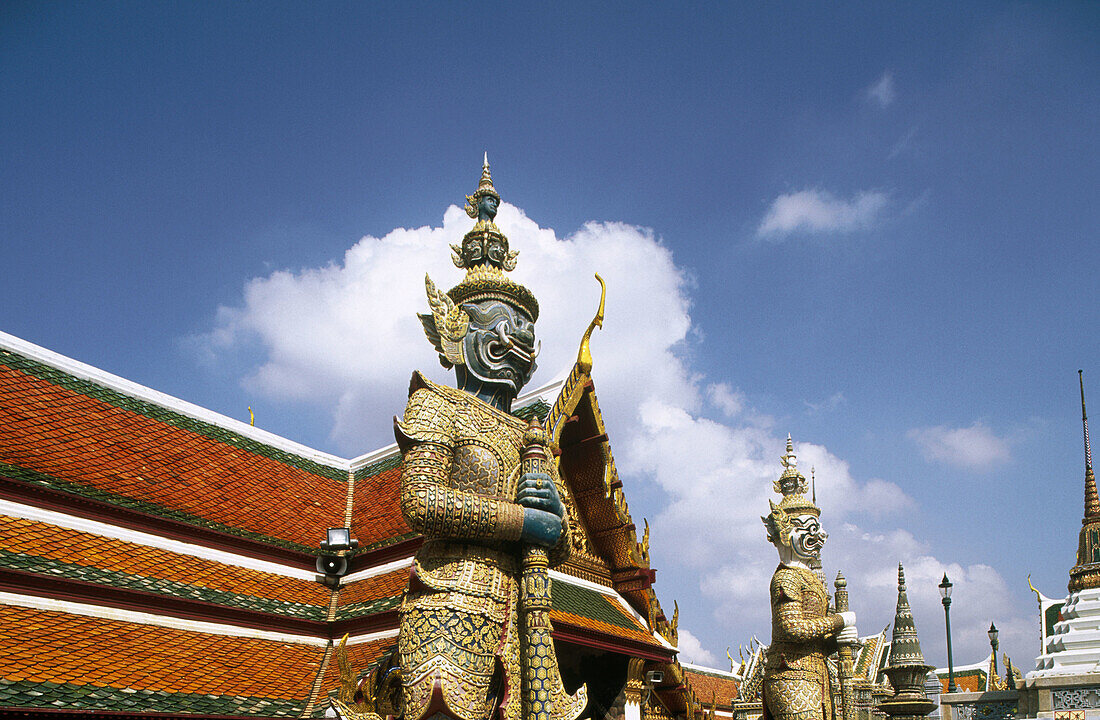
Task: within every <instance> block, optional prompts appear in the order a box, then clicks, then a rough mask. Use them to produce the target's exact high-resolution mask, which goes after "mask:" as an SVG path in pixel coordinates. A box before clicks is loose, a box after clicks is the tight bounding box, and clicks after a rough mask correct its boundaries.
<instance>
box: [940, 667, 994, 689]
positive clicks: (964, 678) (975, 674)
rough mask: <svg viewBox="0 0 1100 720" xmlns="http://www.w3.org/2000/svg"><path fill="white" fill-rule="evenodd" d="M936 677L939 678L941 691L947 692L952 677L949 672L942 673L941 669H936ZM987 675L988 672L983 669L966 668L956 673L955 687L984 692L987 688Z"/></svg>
mask: <svg viewBox="0 0 1100 720" xmlns="http://www.w3.org/2000/svg"><path fill="white" fill-rule="evenodd" d="M936 677H938V678H939V681H940V687H941V688H942V689H941V690H940V692H947V685H948V683H949V682H950V678H949V677H948V675H947V673H943V674H941V671H939V670H937V671H936ZM985 677H986V674H985V672H984V671H982V670H966V671H963V672H956V673H955V687H956V688H957V689H958V691H959V692H982V691H984V690H985Z"/></svg>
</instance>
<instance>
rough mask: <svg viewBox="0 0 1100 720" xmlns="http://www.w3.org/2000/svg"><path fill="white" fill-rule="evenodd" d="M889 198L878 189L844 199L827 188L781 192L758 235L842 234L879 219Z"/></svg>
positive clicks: (872, 223) (757, 232)
mask: <svg viewBox="0 0 1100 720" xmlns="http://www.w3.org/2000/svg"><path fill="white" fill-rule="evenodd" d="M887 201H888V198H887V196H886V194H885V193H882V192H878V191H863V192H859V193H857V194H856V195H855V196H854V197H853V198H852V199H851V200H842V199H840V198H836V197H834V196H833V195H832V194H830V193H828V192H826V191H824V190H800V191H798V192H795V193H789V194H786V195H780V196H779V197H777V198H776V199H775V200H774V201H773V202H772V204H771V207H770V208H768V212H767V214H766V215H765V216H764V219H763V220H762V221H761V222H760V227H759V228H757V230H756V234H757V235H758V236H760V237H769V236H770V237H777V236H783V235H789V234H790V233H792V232H796V231H804V232H808V233H842V232H852V231H854V230H863V229H867V228H869V227H871V226H872V225H874V223H875V222H876V221H877V220H878V218H879V215H880V213H881V212H882V210H883V208H885V207H886V204H887Z"/></svg>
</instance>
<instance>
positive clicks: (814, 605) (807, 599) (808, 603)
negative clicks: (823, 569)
mask: <svg viewBox="0 0 1100 720" xmlns="http://www.w3.org/2000/svg"><path fill="white" fill-rule="evenodd" d="M827 609H828V608H827V607H826V599H825V589H824V588H822V587H821V586H820V585H819V584H816V583H814V584H811V583H804V584H803V585H802V614H803V615H805V616H806V617H809V618H820V617H825V612H826V610H827Z"/></svg>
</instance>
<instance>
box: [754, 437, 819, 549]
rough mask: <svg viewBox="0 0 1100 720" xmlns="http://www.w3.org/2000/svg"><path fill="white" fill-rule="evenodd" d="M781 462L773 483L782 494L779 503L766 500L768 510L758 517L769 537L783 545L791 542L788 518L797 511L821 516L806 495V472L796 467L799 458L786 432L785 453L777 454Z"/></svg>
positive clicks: (797, 512) (796, 513) (795, 514)
mask: <svg viewBox="0 0 1100 720" xmlns="http://www.w3.org/2000/svg"><path fill="white" fill-rule="evenodd" d="M779 462H781V463H783V474H782V475H780V476H779V479H778V480H776V481H774V482H773V483H772V488H773V489H774V490H775V491H776V492H777V493H782V494H783V499H782V500H780V501H779V502H778V503H776V502H774V501H772V500H768V505H769V506H771V512H770V513H768V515H767V516H766V517H762V518H760V519H761V520H762V521H763V522H764V526H765V527H766V528H768V539H769V540H771V541H772V542H778V543H781V544H783V545H789V544H790V533H791V518H793V517H797V516H798V515H813V516H814V517H821V510H820V509H819V508H818V507H817V505H816V504H814V502H813V501H812V500H808V499H807V498H806V490H808V489H809V485H808V483H807V482H806V476H805V475H803V474H802V473H801V472H799V470H798V458H797V457H795V454H794V441H792V440H791V436H790V434H788V435H787V454H786V455H783V456H782V457H780V458H779Z"/></svg>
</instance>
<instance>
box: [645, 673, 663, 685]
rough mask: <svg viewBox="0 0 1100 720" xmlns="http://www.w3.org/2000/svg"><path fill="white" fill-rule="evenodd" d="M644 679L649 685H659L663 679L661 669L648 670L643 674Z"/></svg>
mask: <svg viewBox="0 0 1100 720" xmlns="http://www.w3.org/2000/svg"><path fill="white" fill-rule="evenodd" d="M645 680H646V682H647V683H649V684H650V685H660V684H661V683H663V682H664V681H665V674H664V672H663V671H661V670H650V671H649V672H647V673H646V674H645Z"/></svg>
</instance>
